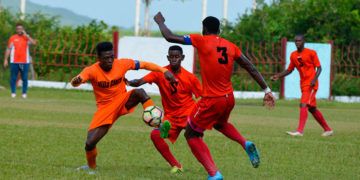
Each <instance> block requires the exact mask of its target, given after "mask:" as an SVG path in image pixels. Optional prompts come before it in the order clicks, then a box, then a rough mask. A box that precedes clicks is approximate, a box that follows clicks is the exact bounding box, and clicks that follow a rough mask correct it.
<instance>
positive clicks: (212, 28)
mask: <svg viewBox="0 0 360 180" xmlns="http://www.w3.org/2000/svg"><path fill="white" fill-rule="evenodd" d="M202 25H203V30H202V33H203V35H207V34H219V33H220V21H219V19H218V18H216V17H213V16H208V17H206V18H205V19H204V20H203V21H202Z"/></svg>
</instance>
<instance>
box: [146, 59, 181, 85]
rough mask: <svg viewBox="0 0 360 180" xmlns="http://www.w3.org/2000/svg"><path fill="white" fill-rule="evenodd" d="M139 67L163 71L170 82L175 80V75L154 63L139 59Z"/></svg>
mask: <svg viewBox="0 0 360 180" xmlns="http://www.w3.org/2000/svg"><path fill="white" fill-rule="evenodd" d="M140 69H146V70H149V71H154V72H162V73H164V76H165V78H166V79H167V80H168V81H170V83H175V82H176V79H175V76H174V75H173V74H172V73H171V72H170V71H169V70H168V69H166V68H163V67H161V66H158V65H156V64H154V63H151V62H146V61H140Z"/></svg>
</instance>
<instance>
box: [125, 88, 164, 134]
mask: <svg viewBox="0 0 360 180" xmlns="http://www.w3.org/2000/svg"><path fill="white" fill-rule="evenodd" d="M139 103H141V104H142V106H143V108H144V109H146V108H147V107H149V106H155V104H154V102H153V100H152V99H151V98H150V96H148V95H147V94H146V92H145V91H144V89H142V88H139V89H134V90H133V91H132V93H131V95H130V97H129V99H128V101H127V102H126V104H125V107H126V109H131V108H133V107H135V106H136V105H138V104H139ZM170 128H171V125H170V122H169V121H164V122H163V123H161V124H160V128H159V129H160V136H161V137H162V138H166V137H167V136H168V134H169V130H170Z"/></svg>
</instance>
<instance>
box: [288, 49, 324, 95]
mask: <svg viewBox="0 0 360 180" xmlns="http://www.w3.org/2000/svg"><path fill="white" fill-rule="evenodd" d="M316 67H320V61H319V58H318V56H317V54H316V51H314V50H312V49H308V48H304V50H303V51H302V52H298V51H294V52H292V53H291V55H290V65H289V67H288V69H287V70H288V71H293V70H294V68H296V69H297V70H298V71H299V74H300V86H301V88H303V87H305V86H310V83H311V81H312V80H313V79H314V78H315V75H316V69H315V68H316ZM317 87H318V82H316V85H315V87H314V88H315V89H317Z"/></svg>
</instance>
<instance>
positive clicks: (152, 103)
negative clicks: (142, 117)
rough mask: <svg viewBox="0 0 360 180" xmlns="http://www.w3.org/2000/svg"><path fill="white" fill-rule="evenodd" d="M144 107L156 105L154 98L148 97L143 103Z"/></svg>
mask: <svg viewBox="0 0 360 180" xmlns="http://www.w3.org/2000/svg"><path fill="white" fill-rule="evenodd" d="M142 104H143V108H144V109H146V108H147V107H149V106H155V104H154V101H153V100H152V99H148V100H146V101H145V102H143V103H142Z"/></svg>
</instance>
